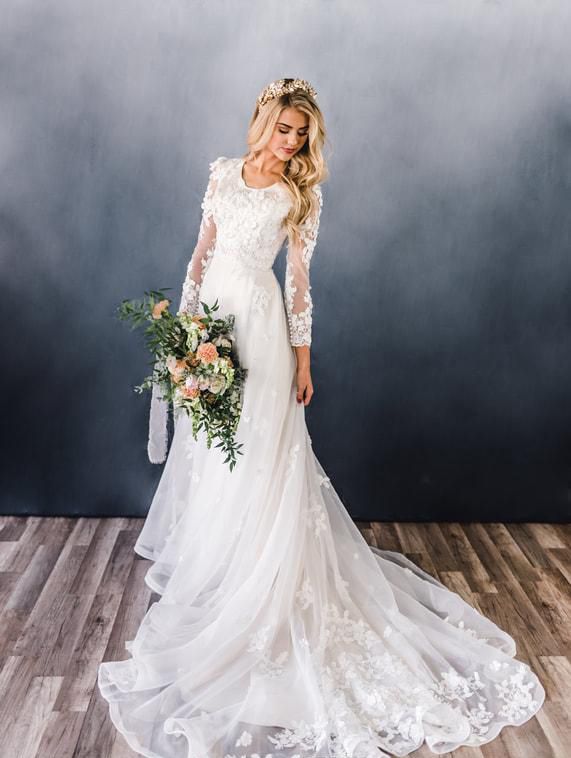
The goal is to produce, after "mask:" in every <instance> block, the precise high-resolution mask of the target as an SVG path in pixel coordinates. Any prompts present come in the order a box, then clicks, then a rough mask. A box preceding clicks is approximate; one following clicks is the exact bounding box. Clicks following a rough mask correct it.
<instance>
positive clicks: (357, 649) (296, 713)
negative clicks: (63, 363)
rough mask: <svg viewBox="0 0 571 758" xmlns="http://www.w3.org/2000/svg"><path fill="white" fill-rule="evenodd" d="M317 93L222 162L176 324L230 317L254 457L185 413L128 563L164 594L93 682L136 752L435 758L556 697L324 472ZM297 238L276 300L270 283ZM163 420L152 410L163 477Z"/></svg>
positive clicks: (240, 757)
mask: <svg viewBox="0 0 571 758" xmlns="http://www.w3.org/2000/svg"><path fill="white" fill-rule="evenodd" d="M315 96H316V92H315V90H314V89H313V88H312V87H311V85H310V84H309V83H308V82H306V81H305V80H301V79H281V80H277V81H275V82H272V83H271V84H269V85H268V86H267V87H266V88H265V89H264V90H263V92H262V93H261V95H260V96H259V97H258V100H257V103H256V107H255V110H254V114H253V117H252V120H251V123H250V126H249V132H248V144H249V146H250V151H249V153H248V154H247V156H245V157H242V158H228V157H223V156H222V157H219V158H217V159H216V160H214V161H213V162H212V163H211V164H210V177H209V181H208V186H207V189H206V194H205V196H204V200H203V203H202V210H203V215H202V221H201V225H200V231H199V235H198V242H197V245H196V248H195V250H194V252H193V255H192V258H191V261H190V263H189V266H188V272H187V276H186V281H185V282H184V286H183V293H182V300H181V303H180V308H179V311H183V310H184V311H187V312H190V313H203V310H202V306H201V303H202V302H205V303H206V304H212V303H214V301H215V300H218V301H219V304H220V310H219V311H218V312H217V315H218V316H223V315H226V314H228V313H233V314H235V317H236V318H235V337H236V347H237V351H238V355H239V358H240V361H241V363H242V365H243V366H245V367H246V368H247V369H248V377H247V379H246V383H245V388H244V396H243V408H242V416H241V418H240V423H239V426H238V431H237V436H236V440H237V442H243V453H244V454H243V455H241V456H238V459H237V464H236V467H235V468H234V470H233V471H230V469H229V467H228V465H227V464H225V463H224V461H223V454H222V452H221V451H220V450H219V449H218V448H216V447H214V446H213V447H212V448H211V449H207V447H206V444H205V439H204V437H203V436H199V438H198V440H194V438H193V437H192V434H191V422H190V419H189V417H188V416H187V415H186V413H184V412H183V411H177V413H176V414H175V430H174V436H173V440H172V445H171V449H170V452H169V455H168V458H167V460H166V464H165V467H164V471H163V474H162V477H161V480H160V482H159V485H158V487H157V490H156V493H155V495H154V498H153V501H152V503H151V507H150V510H149V513H148V517H147V519H146V521H145V523H144V526H143V529H142V531H141V533H140V535H139V538H138V540H137V543H136V545H135V551H136V552H137V553H138V554H139V555H141V556H144V557H145V558H148V559H149V560H151V561H152V565H151V566H150V568H149V570H148V572H147V574H146V576H145V581H146V583H147V584H148V585H149V587H151V588H152V589H153V590H154V591H155V592H157V593H158V594H159V595H160V596H161V597H160V599H159V600H158V602H156V603H154V604H153V605H152V606H151V607H150V608H149V610H148V612H147V614H146V615H145V617H144V619H143V621H142V623H141V625H140V627H139V629H138V631H137V634H136V636H135V639H134V640H130V641H128V642H126V649H127V651H128V652H129V653H130V657H129V658H128V659H127V660H124V661H108V662H105V663H102V664H101V665H100V667H99V676H98V685H99V689H100V692H101V694H102V695H103V697H104V698H105V699H106V700H107V701H108V703H109V710H110V716H111V719H112V721H113V723H114V724H115V726H116V728H117V729H118V730H119V731H120V732H121V733H122V734H123V735H124V737H125V738H126V740H127V742H128V743H129V745H130V746H131V747H132V748H133V749H134V750H135V751H137V752H138V753H139V754H140V755H144V756H151V757H152V758H380V757H381V756H405V755H408V754H409V753H411V752H413V751H414V750H416V749H417V748H419V747H420V746H421V745H422V744H423V743H426V744H427V746H428V748H429V749H430V750H431V751H432V752H433V753H437V754H441V753H447V752H449V751H451V750H454V749H455V748H457V747H459V746H461V745H468V746H477V745H482V744H484V743H486V742H489V741H490V740H492V739H494V738H495V737H496V736H497V735H498V733H499V732H500V730H501V729H502V728H503V727H504V726H506V725H508V724H512V725H519V724H523V723H524V722H526V721H527V720H528V719H530V718H531V717H532V716H533V715H534V714H535V713H536V712H537V711H538V710H539V709H540V708H541V706H542V704H543V701H544V698H545V691H544V689H543V687H542V685H541V683H540V681H539V679H538V678H537V676H536V675H535V673H534V672H533V671H532V670H531V669H530V668H529V667H528V665H526V664H525V663H523V662H521V661H518V660H516V659H515V658H514V656H515V653H516V645H515V642H514V640H513V638H512V637H511V636H510V635H509V634H508V633H507V632H505V631H503V630H502V629H500V628H499V627H498V626H497V625H496V624H495V623H493V622H492V621H491V620H490V619H488V618H486V617H485V616H483V615H481V614H480V613H479V612H478V611H477V610H476V609H475V608H473V607H472V606H470V605H469V604H468V603H467V602H465V601H464V600H463V599H462V598H461V597H460V596H459V595H458V594H456V593H454V592H452V591H451V590H449V589H448V588H447V587H445V585H443V584H442V583H440V582H439V581H438V580H436V579H435V578H434V577H432V576H431V575H430V574H428V573H426V572H425V571H423V570H422V569H421V568H420V567H418V566H417V565H416V564H414V563H413V562H412V561H410V560H409V559H408V558H406V557H405V556H404V555H402V554H401V553H397V552H392V551H390V550H380V549H377V548H374V547H369V545H368V544H367V543H366V541H365V540H364V538H363V537H362V535H361V533H360V532H359V530H358V528H357V527H356V526H355V524H354V523H353V521H352V520H351V518H350V516H349V514H348V512H347V511H346V509H345V507H344V506H343V504H342V502H341V500H340V498H339V496H338V495H337V493H336V491H335V489H334V488H333V485H332V483H331V481H330V480H329V478H328V477H327V476H326V474H325V472H324V470H323V469H322V467H321V465H320V464H319V462H318V460H317V458H316V457H315V454H314V453H313V450H312V447H311V438H310V436H309V434H308V430H307V427H306V423H305V406H307V405H308V404H309V402H310V401H311V396H312V394H313V385H312V381H311V372H310V345H311V329H312V299H311V286H310V282H309V268H310V261H311V257H312V252H313V250H314V247H315V244H316V239H317V232H318V227H319V221H320V213H321V208H322V202H323V199H322V190H321V182H322V181H323V179H324V178H325V177H326V167H325V165H324V160H323V157H322V147H323V144H324V138H325V129H324V122H323V116H322V113H321V111H320V109H319V107H318V105H317V103H316V100H315ZM286 239H287V241H288V244H287V265H286V278H285V291H284V295H283V296H282V293H281V289H280V286H279V283H278V281H277V279H276V276H275V274H274V272H273V269H272V265H273V263H274V261H275V258H276V256H277V254H278V252H279V251H280V249H281V247H282V244H283V243H284V242H285V241H286ZM284 306H285V307H284ZM165 405H166V404H165V403H163V402H162V399H161V398H160V397H158V395H157V394H155V395H154V396H153V399H152V406H151V430H150V439H149V456H150V457H151V460H155V461H161V460H164V457H165V455H166V441H167V436H166V418H167V416H166V410H167V409H166V408H165ZM200 434H201V435H203V432H201V433H200Z"/></svg>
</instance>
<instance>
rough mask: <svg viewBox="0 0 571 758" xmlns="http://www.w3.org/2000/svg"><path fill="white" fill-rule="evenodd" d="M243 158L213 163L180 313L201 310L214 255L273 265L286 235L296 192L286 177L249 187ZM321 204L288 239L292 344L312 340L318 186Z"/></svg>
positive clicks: (249, 263) (265, 266) (266, 266)
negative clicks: (295, 237)
mask: <svg viewBox="0 0 571 758" xmlns="http://www.w3.org/2000/svg"><path fill="white" fill-rule="evenodd" d="M243 163H244V159H243V158H227V157H226V156H220V157H219V158H216V160H215V161H213V162H212V163H211V164H210V176H209V180H208V186H207V188H206V192H205V194H204V198H203V201H202V218H201V222H200V229H199V232H198V241H197V244H196V247H195V248H194V251H193V254H192V257H191V259H190V262H189V264H188V269H187V273H186V278H185V281H184V284H183V288H182V298H181V302H180V307H179V313H180V312H181V311H186V312H188V313H196V312H197V310H198V305H199V295H200V285H201V283H202V280H203V278H204V274H205V273H206V270H207V268H208V265H209V263H210V260H211V258H212V256H214V255H231V256H234V257H236V258H237V259H239V260H240V262H241V263H242V264H243V265H244V266H246V267H250V268H258V269H270V268H271V267H272V266H273V264H274V261H275V259H276V257H277V255H278V253H279V251H280V250H281V247H282V245H283V243H284V242H285V240H286V237H287V233H286V230H285V228H284V226H283V220H284V218H285V217H286V216H287V214H288V212H289V209H290V205H291V197H290V195H289V193H288V191H287V189H286V187H285V185H284V184H283V183H282V182H276V183H274V184H272V185H270V186H269V187H263V188H256V187H249V186H248V185H247V184H246V183H245V182H244V179H243V178H242V166H243ZM313 189H314V192H315V193H316V195H317V198H318V206H317V208H318V210H317V212H316V213H315V214H314V215H313V216H310V217H309V218H308V219H307V220H306V221H305V223H304V224H303V225H302V235H301V240H300V242H299V243H297V244H295V245H290V244H289V243H288V249H287V259H286V276H285V287H284V301H285V307H286V313H287V319H288V326H289V334H290V342H291V344H292V345H310V344H311V326H312V310H313V302H312V298H311V292H310V291H311V284H310V281H309V267H310V261H311V256H312V254H313V249H314V247H315V243H316V240H317V233H318V229H319V219H320V215H321V208H322V205H323V198H322V193H321V186H320V185H319V184H317V185H315V186H314V188H313Z"/></svg>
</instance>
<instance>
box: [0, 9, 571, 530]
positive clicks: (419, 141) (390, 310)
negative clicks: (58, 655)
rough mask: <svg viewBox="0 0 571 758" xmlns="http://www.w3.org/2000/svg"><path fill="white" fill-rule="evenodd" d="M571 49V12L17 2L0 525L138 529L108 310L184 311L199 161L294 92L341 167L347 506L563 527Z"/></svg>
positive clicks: (322, 290)
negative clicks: (19, 521)
mask: <svg viewBox="0 0 571 758" xmlns="http://www.w3.org/2000/svg"><path fill="white" fill-rule="evenodd" d="M570 33H571V18H570V9H569V5H568V4H567V3H566V2H565V0H558V1H557V2H556V1H555V0H552V1H551V2H543V3H538V2H532V0H528V1H527V2H523V3H519V4H518V5H517V7H515V6H510V5H508V4H503V3H500V2H474V1H472V2H465V3H458V2H457V0H442V1H441V2H411V1H410V0H408V1H407V2H399V3H396V2H388V1H387V2H373V0H369V2H355V1H354V0H353V1H352V2H350V3H349V2H339V1H338V0H333V1H329V2H327V1H325V0H322V2H314V3H307V2H305V1H303V0H292V1H290V2H289V3H283V2H282V1H280V2H277V1H276V2H272V1H270V2H268V0H263V2H262V0H259V1H258V2H256V1H251V0H250V1H249V2H232V3H230V2H229V1H228V0H227V1H226V2H213V3H206V2H204V3H203V2H200V3H199V2H192V0H190V2H189V0H185V1H184V2H182V1H180V2H171V3H168V4H152V5H148V4H141V3H139V2H135V1H134V0H130V1H129V2H123V3H120V4H119V5H118V4H117V3H114V2H111V0H98V2H97V3H95V2H92V3H90V2H88V1H86V2H81V3H79V4H78V3H73V2H71V0H65V1H64V0H59V2H53V0H51V1H50V0H48V2H42V3H40V2H39V1H38V0H35V1H34V2H28V3H25V2H24V3H22V2H19V3H18V4H17V5H16V4H14V7H12V8H10V6H9V5H6V6H5V12H4V13H3V23H2V30H1V32H0V34H1V35H2V47H1V50H2V52H1V70H2V72H3V73H2V87H1V89H0V98H1V100H0V166H1V173H2V182H0V202H1V205H0V208H1V216H0V235H1V238H0V240H1V241H0V244H1V249H2V256H1V268H0V273H1V276H2V298H1V299H0V309H1V310H0V316H1V317H2V325H3V345H4V351H3V352H4V355H5V356H6V358H7V360H5V363H4V370H3V371H2V372H1V380H0V381H1V382H2V387H1V394H2V397H3V399H4V406H3V421H4V434H3V440H2V447H3V449H2V451H1V456H2V458H1V460H2V469H3V476H2V480H3V481H2V502H1V508H2V510H3V512H4V513H40V514H56V513H57V514H80V513H81V514H117V515H119V514H121V515H123V514H137V515H143V514H144V513H145V512H146V509H147V508H148V505H149V504H150V500H151V497H152V494H153V492H154V488H155V486H156V483H157V481H158V478H159V476H160V473H161V470H162V467H159V466H153V465H151V464H150V463H149V462H148V460H147V457H146V434H147V413H148V397H147V396H144V397H141V396H139V395H136V394H135V393H134V392H133V386H134V385H135V384H137V383H139V382H140V381H141V379H142V378H143V376H145V375H146V373H148V370H149V365H148V358H147V355H146V354H145V352H144V349H143V344H142V339H141V336H140V335H138V334H135V333H131V332H130V331H129V329H128V327H127V326H126V325H125V324H122V323H120V322H118V321H117V320H116V319H115V317H114V310H115V307H116V305H117V304H118V303H119V302H120V300H121V299H122V298H123V297H138V296H140V295H141V294H142V292H143V291H144V290H145V289H148V288H151V287H167V286H170V287H172V288H173V296H174V297H175V299H178V296H179V291H180V286H181V283H182V279H183V276H184V272H185V269H186V263H187V261H188V258H189V256H190V253H191V251H192V248H193V246H194V242H195V239H196V234H197V231H198V222H199V214H200V200H201V197H202V194H203V191H204V187H205V182H206V178H207V171H208V162H209V161H211V160H213V159H214V158H215V157H217V156H218V155H240V154H241V153H242V152H243V150H244V149H245V143H244V136H245V132H246V125H247V121H248V119H249V117H250V114H251V110H252V107H253V103H254V100H255V97H256V95H257V94H258V92H259V91H260V90H261V88H262V87H263V86H264V85H265V84H266V83H267V82H269V81H270V80H271V79H274V78H277V77H280V76H300V77H303V78H307V79H309V80H310V81H311V82H312V84H313V85H314V86H315V87H316V89H317V92H318V99H319V102H320V103H321V105H322V107H323V109H324V112H325V115H326V119H327V124H328V128H329V137H330V140H331V143H332V145H333V153H332V155H331V160H330V169H331V180H330V182H329V183H328V184H327V185H326V186H325V190H324V196H325V205H324V211H323V216H322V228H321V235H320V239H319V242H318V246H317V249H316V252H315V255H314V260H313V266H312V284H313V290H312V293H313V296H314V303H315V311H314V346H313V351H312V356H313V379H314V384H315V389H316V394H315V396H314V399H313V402H312V404H311V406H310V407H309V408H308V409H307V421H308V426H309V428H310V432H311V435H312V439H313V443H314V449H315V451H316V453H317V455H318V457H319V459H320V461H321V462H322V464H323V466H324V467H325V469H326V471H327V472H328V473H329V475H330V477H331V479H332V481H333V483H334V486H335V487H336V489H337V490H338V492H339V493H340V495H341V496H342V498H343V500H344V502H345V504H346V506H347V508H348V509H349V511H350V512H351V513H352V515H354V516H356V517H360V518H369V517H370V518H375V519H381V520H382V519H400V520H407V519H418V520H422V519H430V520H446V519H454V520H456V519H458V520H498V521H499V520H520V519H521V520H525V519H539V520H546V521H547V520H568V517H569V506H570V503H571V432H570V429H571V382H570V381H569V378H570V369H571V365H570V364H571V351H570V338H569V334H570V328H571V306H570V282H571V259H570V256H569V239H570V221H569V207H570V202H571V186H570V168H571V158H570V147H571V114H570V102H571V101H570V94H571V93H570V85H569V81H570V80H569V77H568V72H569V70H570V67H569V64H570V62H571V61H570V57H571V56H570V54H569V51H568V39H569V35H570ZM283 264H284V261H283V255H282V257H281V258H280V260H279V262H278V266H277V272H278V275H279V276H280V277H282V276H283Z"/></svg>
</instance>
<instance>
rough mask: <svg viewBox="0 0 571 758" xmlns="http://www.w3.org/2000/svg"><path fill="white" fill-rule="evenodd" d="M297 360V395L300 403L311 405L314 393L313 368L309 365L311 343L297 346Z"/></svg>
mask: <svg viewBox="0 0 571 758" xmlns="http://www.w3.org/2000/svg"><path fill="white" fill-rule="evenodd" d="M295 354H296V360H297V372H296V383H297V396H296V400H297V402H298V403H303V404H304V405H306V406H307V405H309V403H310V402H311V398H312V395H313V383H312V381H311V370H310V367H309V345H299V346H296V347H295Z"/></svg>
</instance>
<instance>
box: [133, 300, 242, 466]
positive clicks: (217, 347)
mask: <svg viewBox="0 0 571 758" xmlns="http://www.w3.org/2000/svg"><path fill="white" fill-rule="evenodd" d="M145 296H146V297H144V298H143V299H142V300H123V302H122V303H121V305H120V306H119V308H118V311H119V318H121V319H123V320H130V321H132V322H133V328H135V327H138V326H142V325H144V324H146V329H145V337H146V342H147V346H148V348H149V350H150V351H151V352H152V353H153V355H154V356H155V358H154V361H153V363H154V371H153V375H152V376H148V377H146V379H145V380H144V381H143V382H142V384H140V385H138V386H137V387H135V392H138V393H141V392H143V391H144V390H146V389H152V386H153V383H155V384H158V385H159V386H160V387H161V390H162V394H163V399H164V400H167V401H168V402H172V403H173V407H174V408H183V409H184V410H185V411H186V413H188V414H189V416H191V418H192V434H193V436H194V439H197V437H198V432H199V431H200V430H201V429H202V430H204V431H205V432H206V442H207V447H208V448H210V447H211V445H212V439H213V438H216V439H218V440H219V442H218V444H217V445H215V447H220V448H221V449H222V452H223V453H225V454H226V458H225V460H224V463H229V464H230V471H232V469H233V468H234V466H235V465H236V454H240V455H242V451H241V450H240V448H241V447H242V444H241V443H240V444H236V443H235V441H234V437H235V433H236V429H237V427H238V422H239V420H240V413H241V410H242V391H243V385H244V380H245V378H246V374H247V370H246V369H245V368H242V367H241V366H240V364H239V362H238V356H237V355H236V349H235V344H234V335H233V328H234V315H233V314H229V315H228V316H226V318H214V316H213V315H212V314H213V313H214V312H215V311H216V310H218V307H219V306H218V300H216V302H215V303H214V305H212V306H210V307H209V306H208V305H207V304H206V303H202V306H203V308H204V313H205V315H204V316H198V315H195V316H191V315H189V314H186V313H180V314H178V315H173V314H172V313H171V312H170V311H169V305H170V301H169V300H168V299H167V298H165V296H164V290H150V291H149V292H145Z"/></svg>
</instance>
